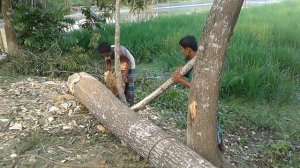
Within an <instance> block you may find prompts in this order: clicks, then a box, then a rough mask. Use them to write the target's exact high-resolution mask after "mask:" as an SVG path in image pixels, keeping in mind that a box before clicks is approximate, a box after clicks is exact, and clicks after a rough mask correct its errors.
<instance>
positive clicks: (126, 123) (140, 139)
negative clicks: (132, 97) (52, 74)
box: [68, 73, 214, 168]
mask: <svg viewBox="0 0 300 168" xmlns="http://www.w3.org/2000/svg"><path fill="white" fill-rule="evenodd" d="M68 87H69V90H70V92H71V93H72V94H73V95H74V96H75V97H76V98H77V99H78V100H79V101H80V102H81V103H82V104H83V105H84V106H85V107H87V109H88V110H89V111H90V112H91V113H92V114H93V115H94V116H95V117H96V118H97V119H98V120H99V121H100V122H101V123H102V124H103V125H105V126H106V128H107V129H108V130H109V131H111V132H112V133H113V134H115V135H117V136H118V137H119V138H120V139H121V140H123V141H124V142H125V143H126V144H128V145H129V146H130V147H131V148H133V149H134V150H135V151H136V152H137V153H139V154H140V155H141V156H142V157H144V158H146V159H149V161H150V163H151V164H152V165H153V166H155V167H178V168H179V167H181V168H182V167H185V168H187V167H190V168H194V167H197V168H204V167H214V166H213V165H212V164H211V163H209V162H208V161H206V160H205V159H203V158H202V157H201V156H200V155H198V154H197V153H196V152H194V151H192V150H191V149H190V148H188V147H187V146H186V145H184V144H183V143H181V142H179V141H178V140H176V138H174V137H172V136H170V135H168V134H167V133H165V132H164V131H163V130H161V129H160V128H159V127H158V126H156V125H154V124H153V123H151V122H150V121H148V120H147V119H144V118H141V117H140V116H139V115H138V114H136V113H134V112H133V111H132V110H130V109H129V108H128V107H127V106H126V105H124V104H123V103H122V102H120V100H119V99H117V98H116V97H115V96H114V95H113V94H112V93H111V92H110V91H109V90H108V89H107V88H106V87H105V86H104V85H103V84H102V83H100V82H99V81H98V80H96V79H95V78H93V77H92V76H90V75H88V74H87V73H79V74H78V73H76V74H73V75H72V76H70V77H69V79H68Z"/></svg>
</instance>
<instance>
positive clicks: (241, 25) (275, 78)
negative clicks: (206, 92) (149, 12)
mask: <svg viewBox="0 0 300 168" xmlns="http://www.w3.org/2000/svg"><path fill="white" fill-rule="evenodd" d="M299 11H300V2H298V1H287V2H284V3H280V4H273V5H265V6H262V7H253V8H248V9H242V11H241V14H240V17H239V20H238V23H237V25H236V28H235V31H234V34H233V37H232V40H231V42H230V44H229V48H228V53H227V59H226V61H225V64H224V73H223V75H222V85H221V88H222V93H221V95H222V96H223V97H228V96H235V97H243V98H246V99H248V100H253V101H260V100H268V101H276V102H284V101H287V100H289V99H291V98H292V97H293V96H294V95H293V93H294V92H295V89H296V85H297V84H298V81H297V80H299V74H300V64H299V63H300V53H299V52H300V50H299V47H300V36H299V34H300V23H299V21H298V20H299V19H298V15H299V13H300V12H299ZM206 17H207V13H201V14H199V13H198V14H196V13H194V14H191V15H180V16H168V17H161V18H158V19H154V20H150V21H147V22H140V23H126V24H123V25H122V27H121V44H122V45H124V46H126V47H127V48H129V49H130V50H131V51H132V53H133V54H134V56H135V57H136V59H137V62H138V63H147V62H148V63H151V64H152V66H164V67H167V68H166V69H165V71H168V70H173V69H174V68H175V67H177V66H178V65H179V64H182V63H183V62H180V59H182V58H180V56H179V55H180V53H179V50H178V41H179V39H180V38H181V37H183V36H185V35H187V34H192V35H195V36H196V37H197V38H198V39H200V34H201V32H202V29H203V25H204V23H205V20H206ZM113 37H114V27H113V26H107V27H106V29H105V31H103V32H102V38H101V41H110V42H113Z"/></svg>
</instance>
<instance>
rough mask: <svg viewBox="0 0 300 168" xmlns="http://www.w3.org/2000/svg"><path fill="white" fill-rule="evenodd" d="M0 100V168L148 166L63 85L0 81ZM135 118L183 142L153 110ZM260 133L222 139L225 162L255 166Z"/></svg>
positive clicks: (59, 82)
mask: <svg viewBox="0 0 300 168" xmlns="http://www.w3.org/2000/svg"><path fill="white" fill-rule="evenodd" d="M0 100H1V104H0V131H1V132H0V166H1V167H7V168H8V167H45V168H46V167H151V165H150V164H149V162H147V161H146V160H144V159H143V158H141V157H140V156H139V155H138V154H137V153H136V152H134V151H132V150H131V149H130V147H129V146H127V145H126V144H123V143H122V142H121V141H120V140H119V139H118V138H117V137H115V136H114V135H113V134H111V133H110V132H109V131H107V130H106V129H105V127H104V126H103V125H101V123H99V122H98V121H97V119H95V118H94V117H93V116H92V115H90V114H89V112H88V111H87V110H86V109H85V108H84V107H83V106H82V105H81V104H80V102H78V101H77V100H76V99H75V98H74V97H73V96H72V95H70V94H69V93H68V88H67V85H66V81H65V80H62V79H49V78H45V77H22V78H12V77H3V76H2V77H1V76H0ZM139 114H140V115H142V116H144V117H147V118H148V119H149V120H151V121H152V122H154V123H155V124H157V125H158V126H160V127H161V128H162V129H164V130H165V131H167V132H169V133H171V134H175V135H176V136H177V137H178V138H179V139H180V140H183V141H184V134H185V131H184V130H182V129H178V128H176V127H175V125H176V124H175V121H174V122H173V121H172V119H171V120H169V121H168V122H165V121H164V120H163V119H162V117H161V116H160V114H161V113H158V112H156V111H155V110H154V109H152V108H147V109H146V110H143V111H140V112H139ZM241 129H242V128H241ZM262 134H264V133H259V134H258V133H256V132H254V131H252V132H251V133H250V134H248V135H243V136H241V135H239V133H237V134H229V135H225V139H224V141H225V144H226V146H227V151H226V153H225V157H226V158H227V159H229V160H230V161H231V163H232V164H234V165H236V166H238V167H248V166H247V165H248V164H249V163H254V162H256V161H258V159H257V158H258V156H257V150H258V142H259V141H260V140H261V139H260V137H261V136H262ZM264 136H265V135H264ZM245 139H247V141H246V140H245ZM243 142H247V143H243ZM249 142H251V143H249Z"/></svg>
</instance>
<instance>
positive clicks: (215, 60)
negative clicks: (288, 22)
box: [187, 0, 243, 167]
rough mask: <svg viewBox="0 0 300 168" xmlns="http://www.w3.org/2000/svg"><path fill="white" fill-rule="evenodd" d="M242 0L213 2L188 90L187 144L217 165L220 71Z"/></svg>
mask: <svg viewBox="0 0 300 168" xmlns="http://www.w3.org/2000/svg"><path fill="white" fill-rule="evenodd" d="M242 4H243V0H215V1H214V2H213V5H212V8H211V10H210V14H209V16H208V19H207V22H206V25H205V27H204V32H203V36H202V39H201V44H200V46H202V47H201V48H203V50H201V51H199V52H198V53H197V60H196V64H195V67H194V72H193V81H192V86H191V90H190V97H189V106H188V117H187V145H188V146H189V147H190V148H192V149H194V150H195V151H196V152H197V153H199V154H200V155H201V156H203V157H204V158H206V159H207V160H208V161H210V162H211V163H213V164H214V165H215V166H217V167H221V166H222V163H221V162H222V161H221V153H220V151H219V149H218V143H217V127H216V126H217V120H216V116H217V115H216V110H217V103H218V98H219V87H220V86H219V83H220V75H221V71H222V66H223V63H224V60H225V55H226V49H227V44H228V42H229V40H230V37H231V35H232V32H233V29H234V27H235V24H236V21H237V19H238V16H239V13H240V10H241V7H242ZM199 57H201V58H202V59H201V60H199Z"/></svg>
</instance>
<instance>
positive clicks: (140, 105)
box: [131, 57, 196, 111]
mask: <svg viewBox="0 0 300 168" xmlns="http://www.w3.org/2000/svg"><path fill="white" fill-rule="evenodd" d="M195 61H196V57H194V58H193V59H192V60H191V61H189V62H188V63H187V64H186V65H185V66H183V67H182V71H181V73H182V75H185V74H186V73H187V72H188V71H189V70H191V69H192V68H193V66H194V64H195ZM173 84H174V81H173V80H172V78H169V79H168V80H167V81H166V82H165V83H164V84H162V85H161V86H160V87H159V88H157V89H156V90H155V91H154V92H152V93H151V94H150V95H148V96H147V97H145V98H144V99H143V100H141V101H140V102H138V103H137V104H135V105H134V106H132V107H131V110H134V111H137V110H140V109H143V108H144V107H145V106H146V105H147V104H148V103H150V102H151V101H152V100H154V99H155V98H157V97H158V96H159V95H161V94H162V93H163V92H165V91H166V90H167V89H168V88H169V87H170V86H172V85H173Z"/></svg>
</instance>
